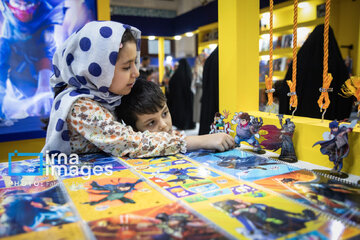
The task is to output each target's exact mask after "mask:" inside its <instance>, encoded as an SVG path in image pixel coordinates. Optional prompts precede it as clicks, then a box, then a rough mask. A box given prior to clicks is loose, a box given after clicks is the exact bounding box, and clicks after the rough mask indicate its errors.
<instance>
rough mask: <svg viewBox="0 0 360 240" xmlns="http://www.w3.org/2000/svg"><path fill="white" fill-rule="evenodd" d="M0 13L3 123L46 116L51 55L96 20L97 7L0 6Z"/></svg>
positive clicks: (42, 1) (25, 1)
mask: <svg viewBox="0 0 360 240" xmlns="http://www.w3.org/2000/svg"><path fill="white" fill-rule="evenodd" d="M0 10H1V13H0V27H1V36H0V119H21V118H26V117H28V116H41V115H48V114H49V112H50V110H51V104H52V99H53V92H52V90H51V87H50V84H49V79H50V77H51V75H52V74H53V70H52V57H53V54H54V52H55V50H56V48H57V46H59V44H61V43H62V42H63V41H64V40H65V39H67V38H68V36H70V34H72V33H73V32H75V31H76V30H78V29H79V28H80V27H82V26H83V25H84V24H85V23H87V22H88V21H92V20H96V1H95V0H85V1H72V0H1V1H0ZM14 106H16V107H14Z"/></svg>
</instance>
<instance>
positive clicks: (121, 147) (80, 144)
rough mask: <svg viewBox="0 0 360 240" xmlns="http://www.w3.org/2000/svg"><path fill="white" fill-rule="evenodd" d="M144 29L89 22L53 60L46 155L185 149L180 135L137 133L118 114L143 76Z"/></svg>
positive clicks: (138, 154)
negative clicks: (141, 32)
mask: <svg viewBox="0 0 360 240" xmlns="http://www.w3.org/2000/svg"><path fill="white" fill-rule="evenodd" d="M139 44H140V31H139V30H138V29H136V28H134V27H131V26H129V25H125V24H121V23H117V22H111V21H103V22H98V21H94V22H90V23H88V24H86V25H85V26H84V27H83V28H82V29H81V30H79V31H78V32H77V33H74V34H73V35H71V36H70V37H69V38H68V39H67V40H66V41H65V42H64V44H63V45H62V46H60V47H59V48H58V49H57V51H56V53H55V55H54V58H53V67H54V73H55V74H54V76H53V77H52V78H51V80H50V82H51V85H52V87H54V89H55V90H56V89H58V88H61V90H62V91H61V92H60V93H59V94H58V95H57V96H56V97H55V99H54V104H53V106H52V110H51V115H50V122H49V126H48V129H47V136H46V144H45V146H44V148H43V153H46V151H49V153H50V154H52V153H60V152H61V153H65V154H70V153H73V152H75V153H88V152H97V151H99V149H101V150H103V151H104V152H107V153H110V154H112V155H115V156H125V155H128V156H130V157H147V156H156V155H168V154H174V153H177V152H179V151H181V150H182V151H185V150H186V149H185V144H186V143H185V140H184V136H182V135H181V134H179V133H178V132H174V133H173V134H168V133H150V132H144V133H141V132H134V131H133V130H132V128H131V127H129V126H126V125H124V124H121V123H119V122H117V121H116V119H115V118H114V116H113V113H112V112H113V110H114V108H115V107H116V106H118V105H120V103H121V97H122V96H123V95H127V94H129V93H130V91H131V88H132V86H133V85H134V83H135V79H136V78H137V77H138V76H139V71H138V67H139V66H138V63H139V55H140V52H139V50H140V46H139Z"/></svg>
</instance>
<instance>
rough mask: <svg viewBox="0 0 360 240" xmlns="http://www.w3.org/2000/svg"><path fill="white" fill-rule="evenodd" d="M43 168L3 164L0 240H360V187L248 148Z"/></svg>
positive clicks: (86, 158)
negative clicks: (263, 155)
mask: <svg viewBox="0 0 360 240" xmlns="http://www.w3.org/2000/svg"><path fill="white" fill-rule="evenodd" d="M66 160H67V162H65V161H66ZM40 163H41V162H40V160H39V159H32V160H24V161H19V162H12V164H11V167H12V168H11V173H10V175H14V176H9V166H8V164H7V163H2V164H0V173H1V177H0V198H1V203H0V237H4V239H17V240H18V239H27V240H28V239H37V240H38V239H52V240H55V239H106V240H108V239H359V238H360V186H359V185H356V184H352V183H348V182H345V181H341V180H339V179H334V178H328V177H327V176H324V175H319V174H317V173H315V172H313V171H310V170H306V169H300V168H298V167H295V166H293V165H289V164H286V163H283V162H281V161H278V160H276V159H271V158H265V157H262V156H259V155H256V154H254V153H252V152H249V151H242V150H240V149H234V150H231V151H227V152H223V153H215V152H211V151H196V152H191V153H188V154H186V155H182V154H177V155H173V156H166V157H157V158H148V159H131V158H116V157H112V156H109V155H106V154H104V153H101V154H100V153H99V154H87V155H82V156H79V159H75V158H73V159H71V158H70V159H65V158H61V159H59V160H55V161H54V163H53V164H52V165H49V164H47V163H46V162H45V161H44V162H43V164H42V165H41V164H40ZM65 163H66V164H65ZM41 166H42V169H41Z"/></svg>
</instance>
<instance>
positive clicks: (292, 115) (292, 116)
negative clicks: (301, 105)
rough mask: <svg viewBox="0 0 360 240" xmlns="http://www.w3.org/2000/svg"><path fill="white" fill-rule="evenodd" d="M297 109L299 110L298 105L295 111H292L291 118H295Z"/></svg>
mask: <svg viewBox="0 0 360 240" xmlns="http://www.w3.org/2000/svg"><path fill="white" fill-rule="evenodd" d="M296 110H297V107H295V109H294V111H293V112H292V113H291V118H292V119H293V118H294V114H295V112H296Z"/></svg>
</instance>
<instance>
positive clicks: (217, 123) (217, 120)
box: [210, 110, 232, 134]
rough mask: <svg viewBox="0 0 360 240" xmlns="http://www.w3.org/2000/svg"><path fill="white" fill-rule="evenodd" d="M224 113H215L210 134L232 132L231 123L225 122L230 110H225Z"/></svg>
mask: <svg viewBox="0 0 360 240" xmlns="http://www.w3.org/2000/svg"><path fill="white" fill-rule="evenodd" d="M223 113H224V114H221V113H219V112H217V113H215V117H214V122H213V123H212V124H211V126H210V134H212V133H219V132H224V133H227V134H230V132H232V130H231V126H230V123H228V122H227V123H225V122H224V119H227V118H228V116H229V114H230V112H229V111H226V110H224V111H223Z"/></svg>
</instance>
